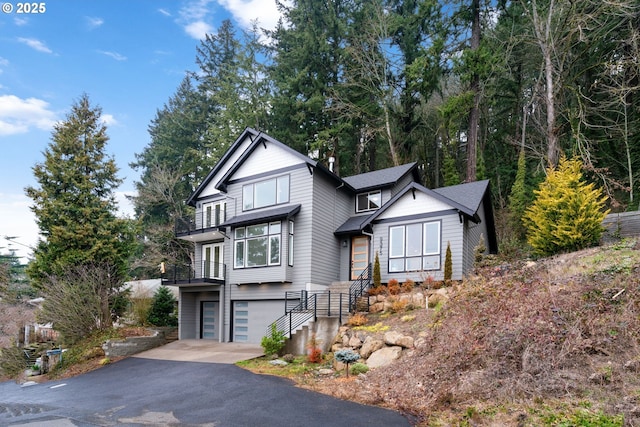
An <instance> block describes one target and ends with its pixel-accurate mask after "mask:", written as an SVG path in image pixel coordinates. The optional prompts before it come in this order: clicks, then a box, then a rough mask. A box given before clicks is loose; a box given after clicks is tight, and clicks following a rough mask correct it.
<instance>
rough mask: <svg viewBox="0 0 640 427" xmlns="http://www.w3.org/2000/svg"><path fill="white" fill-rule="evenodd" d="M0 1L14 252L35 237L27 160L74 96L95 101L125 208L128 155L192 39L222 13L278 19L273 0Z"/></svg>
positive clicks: (2, 114)
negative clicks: (36, 8)
mask: <svg viewBox="0 0 640 427" xmlns="http://www.w3.org/2000/svg"><path fill="white" fill-rule="evenodd" d="M0 3H2V4H3V6H2V10H3V12H0V147H1V151H0V247H4V248H3V249H0V253H5V252H6V251H7V250H8V249H16V250H17V251H18V252H17V253H18V255H20V256H26V255H27V254H28V253H29V252H30V250H29V249H28V248H27V247H28V246H35V244H36V242H37V239H38V236H37V234H38V229H37V225H36V223H35V218H34V216H33V214H32V213H31V211H30V210H29V206H30V205H31V200H30V199H29V198H27V197H26V196H25V194H24V188H25V187H27V186H30V185H36V182H35V180H34V178H33V172H32V167H33V166H34V165H35V164H36V163H39V162H42V160H43V155H42V152H43V150H44V149H45V148H46V146H47V144H48V143H49V141H50V137H51V131H52V126H53V124H54V123H55V122H56V121H59V120H64V118H65V116H66V115H67V113H68V112H69V108H70V106H71V105H72V104H73V103H74V101H76V100H77V99H78V98H79V97H80V96H81V95H82V94H83V93H86V94H87V95H88V96H89V98H90V100H91V102H92V104H93V105H94V106H95V105H99V106H100V107H101V108H102V113H103V116H102V118H103V120H104V122H105V123H106V124H107V129H108V135H109V137H110V141H109V144H108V147H107V151H108V153H109V154H111V155H112V156H113V157H114V158H115V160H116V162H117V164H118V166H119V168H120V173H119V174H120V177H121V178H123V179H125V182H124V183H123V185H122V186H121V187H120V188H119V189H118V200H119V205H120V209H121V212H122V214H123V215H130V214H131V207H130V206H129V204H128V203H127V202H126V199H125V197H124V195H125V194H131V192H132V190H133V182H134V181H136V180H137V179H138V175H137V173H136V172H134V171H133V170H132V169H131V168H130V167H129V166H128V165H129V163H130V162H132V161H134V160H135V154H136V153H140V152H141V151H142V150H143V149H144V147H145V146H146V145H147V144H148V143H149V136H148V133H147V128H148V126H149V124H150V122H151V120H152V119H153V118H154V116H155V113H156V111H157V110H158V109H159V108H162V106H163V105H164V104H165V103H166V102H167V101H168V99H169V98H170V97H171V96H172V95H173V94H174V92H175V90H176V89H177V87H178V84H179V83H180V81H181V80H182V79H183V77H184V75H185V72H186V71H193V70H195V67H196V65H195V53H196V47H197V46H198V44H199V40H201V39H202V38H204V35H205V34H206V33H208V32H209V33H210V32H215V31H216V30H217V28H218V26H219V25H220V23H221V22H222V20H223V19H227V18H230V19H231V20H232V21H233V22H234V25H235V26H236V27H237V28H238V29H241V28H248V27H249V24H250V21H251V20H252V19H258V20H259V24H260V26H262V27H266V28H273V27H274V26H275V24H276V22H277V19H278V14H277V10H276V7H275V0H253V1H246V0H192V1H189V0H184V1H176V0H173V1H170V0H135V1H131V0H92V1H86V0H51V1H47V2H43V3H42V4H43V5H44V8H45V11H44V12H43V13H39V14H34V13H31V14H26V13H23V14H19V13H17V7H18V2H15V1H14V2H9V3H10V4H11V6H12V9H13V10H12V11H11V12H10V13H6V12H7V9H10V8H9V7H8V6H7V5H6V4H5V3H6V2H3V1H1V0H0ZM5 236H10V237H15V239H14V240H13V242H10V241H7V240H5V239H4V238H5ZM23 261H26V259H24V258H23Z"/></svg>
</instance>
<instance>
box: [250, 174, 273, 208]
mask: <svg viewBox="0 0 640 427" xmlns="http://www.w3.org/2000/svg"><path fill="white" fill-rule="evenodd" d="M253 197H254V200H255V203H254V206H253V207H254V208H261V207H263V206H271V205H275V204H276V180H275V179H271V180H269V181H262V182H257V183H256V184H255V193H254V195H253Z"/></svg>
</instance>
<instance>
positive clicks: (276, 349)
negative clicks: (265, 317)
mask: <svg viewBox="0 0 640 427" xmlns="http://www.w3.org/2000/svg"><path fill="white" fill-rule="evenodd" d="M285 339H286V338H285V336H284V332H282V331H279V330H278V329H277V328H276V324H275V323H272V324H271V333H270V334H269V335H265V336H264V337H262V340H261V341H260V345H261V346H262V348H263V349H264V352H265V354H266V355H267V356H271V355H277V354H280V352H281V351H282V349H283V348H284V342H285Z"/></svg>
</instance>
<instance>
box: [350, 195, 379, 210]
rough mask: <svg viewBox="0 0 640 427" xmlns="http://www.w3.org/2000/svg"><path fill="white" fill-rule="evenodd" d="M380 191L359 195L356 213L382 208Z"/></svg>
mask: <svg viewBox="0 0 640 427" xmlns="http://www.w3.org/2000/svg"><path fill="white" fill-rule="evenodd" d="M380 202H381V194H380V190H378V191H370V192H368V193H361V194H358V196H357V197H356V212H366V211H372V210H376V209H378V208H379V207H380Z"/></svg>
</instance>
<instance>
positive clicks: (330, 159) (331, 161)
mask: <svg viewBox="0 0 640 427" xmlns="http://www.w3.org/2000/svg"><path fill="white" fill-rule="evenodd" d="M335 162H336V158H335V157H333V156H331V157H329V171H331V172H333V165H334V164H335Z"/></svg>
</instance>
